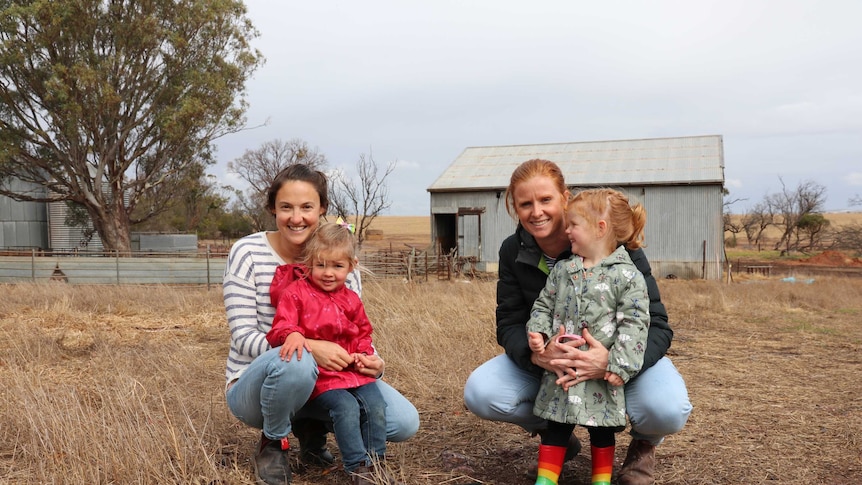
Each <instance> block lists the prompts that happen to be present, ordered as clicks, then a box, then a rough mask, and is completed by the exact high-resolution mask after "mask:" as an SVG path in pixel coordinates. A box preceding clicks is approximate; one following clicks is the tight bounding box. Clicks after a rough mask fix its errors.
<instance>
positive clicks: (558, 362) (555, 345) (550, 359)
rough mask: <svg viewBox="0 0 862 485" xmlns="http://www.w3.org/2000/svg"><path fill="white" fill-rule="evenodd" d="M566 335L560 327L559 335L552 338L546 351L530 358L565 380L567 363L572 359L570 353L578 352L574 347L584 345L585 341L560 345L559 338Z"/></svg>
mask: <svg viewBox="0 0 862 485" xmlns="http://www.w3.org/2000/svg"><path fill="white" fill-rule="evenodd" d="M565 334H566V329H565V328H564V327H560V331H559V333H557V335H554V336H553V337H551V341H550V342H548V345H547V346H546V347H544V350H541V351H534V352H533V355H531V356H530V360H532V362H533V364H536V365H537V366H539V367H541V368H543V369H545V370H547V371H550V372H553V373H555V374H557V377H559V378H564V377H565V376H566V375H567V374H566V372H567V371H568V367H567V365H566V362H568V360H569V359H570V357H571V354H570V351H571V350H577V349H576V348H575V347H574V346H575V345H581V344H583V341H569V342H564V343H560V342H559V340H558V339H559V338H560V337H562V336H563V335H565ZM531 345H532V344H531Z"/></svg>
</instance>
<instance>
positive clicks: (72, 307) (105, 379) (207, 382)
mask: <svg viewBox="0 0 862 485" xmlns="http://www.w3.org/2000/svg"><path fill="white" fill-rule="evenodd" d="M660 284H661V288H662V291H663V298H664V300H665V301H666V303H667V305H668V308H669V311H670V314H671V316H672V322H673V327H674V329H675V331H676V338H675V340H674V344H673V347H672V349H671V357H672V358H673V360H674V362H675V363H676V365H677V366H678V368H679V369H680V372H681V373H682V374H683V376H684V377H685V379H686V381H687V383H688V386H689V393H690V396H691V400H692V402H693V404H694V412H693V414H692V416H691V419H690V420H689V423H688V425H687V426H686V427H685V429H684V430H683V431H682V432H681V433H679V434H677V435H674V436H671V437H669V438H668V439H667V440H666V441H665V443H664V444H663V445H661V446H660V447H659V448H658V453H657V456H658V461H659V466H658V471H659V476H658V479H659V480H658V483H662V484H729V483H769V484H773V483H781V484H800V485H801V484H826V483H829V484H835V483H841V484H844V483H847V484H850V483H862V459H860V452H859V449H860V446H862V391H860V389H859V386H858V384H857V381H858V380H859V378H860V377H862V350H860V349H862V330H860V316H862V279H858V278H857V279H854V280H846V279H840V280H839V279H835V280H832V279H818V280H817V281H815V282H814V283H813V284H800V283H797V284H791V283H783V282H781V281H778V280H766V279H754V280H749V281H746V282H738V283H734V284H731V285H722V284H720V283H712V282H703V281H662V282H660ZM494 289H495V288H494V283H493V282H492V281H472V282H461V281H446V282H438V281H431V282H428V283H421V284H405V283H401V282H398V281H391V280H385V281H371V280H367V281H366V282H365V292H364V296H365V300H366V305H367V307H368V311H369V314H370V316H371V318H372V320H373V321H374V322H375V326H376V342H377V344H378V346H379V347H380V349H381V352H382V353H383V355H384V357H385V358H386V362H387V372H386V379H387V380H388V381H389V382H390V383H391V384H393V385H394V386H395V387H397V388H398V389H400V390H401V391H402V392H403V393H404V394H405V395H406V396H407V397H408V398H409V399H411V400H412V401H413V403H414V404H416V406H417V408H418V409H419V411H420V414H421V419H422V426H421V428H420V431H419V433H418V434H417V436H416V437H414V438H413V439H411V440H410V441H408V442H406V443H395V444H390V446H389V454H390V457H391V459H392V460H391V463H392V465H393V466H396V467H398V469H399V470H400V473H401V474H402V475H403V477H404V479H405V481H406V482H407V483H409V484H429V485H430V484H469V483H486V484H525V485H526V484H530V483H533V482H532V481H531V480H529V479H528V478H526V477H525V476H524V473H523V471H524V470H525V469H526V468H527V466H528V464H529V463H531V462H532V461H534V460H535V456H536V450H537V441H536V439H535V438H530V437H529V436H528V435H527V433H525V432H524V431H522V430H520V429H518V428H516V427H515V426H512V425H507V424H499V423H490V422H484V421H481V420H479V419H478V418H476V417H475V416H473V415H471V414H470V413H468V412H466V411H465V409H464V406H463V401H462V389H463V384H464V382H465V380H466V378H467V376H468V375H469V373H470V372H471V371H472V370H473V369H474V368H475V367H476V366H478V365H479V364H480V363H482V362H484V361H485V360H487V359H488V358H490V357H492V356H494V355H496V354H497V353H498V352H499V348H498V347H497V345H496V343H495V337H494V316H493V315H494ZM2 290H3V294H4V298H3V300H2V301H0V418H2V421H0V483H4V484H16V485H17V484H35V483H55V484H81V483H147V484H149V483H183V484H186V483H194V484H216V483H218V484H251V483H253V480H252V478H251V475H252V472H251V467H250V465H249V454H250V453H251V451H252V448H253V446H254V443H255V440H256V437H257V432H256V431H255V430H253V429H249V428H247V427H245V426H242V425H239V424H237V422H236V420H235V419H234V418H233V417H232V416H230V413H229V412H228V411H227V408H226V406H225V403H224V396H223V392H222V389H223V385H224V377H223V369H224V358H225V355H226V352H227V325H226V323H225V318H224V314H223V309H222V305H221V298H220V292H219V291H217V290H212V291H206V290H205V289H200V288H167V287H131V286H129V287H113V286H110V287H84V286H68V285H63V284H52V285H30V284H25V285H7V286H3V287H2ZM582 431H583V430H580V429H579V430H578V433H579V435H580V436H581V437H582V438H584V440H583V441H584V443H586V434H585V433H583V432H582ZM618 441H619V445H618V448H617V458H618V459H621V458H622V456H624V453H625V449H626V446H627V444H628V437H627V436H625V435H622V434H621V435H619V440H618ZM330 445H331V447H332V449H333V450H334V449H335V447H334V443H330ZM298 471H300V472H301V473H299V474H297V475H296V476H295V480H294V483H296V484H298V485H309V484H340V483H345V481H344V480H343V479H342V478H341V474H340V473H324V471H321V470H318V469H307V470H301V469H299V470H298ZM588 479H589V458H588V453H587V452H582V453H581V455H580V456H579V457H577V458H576V459H575V460H574V461H573V462H570V463H569V464H567V465H566V469H565V472H564V476H563V480H562V482H561V483H563V484H570V485H571V484H584V483H589V480H588Z"/></svg>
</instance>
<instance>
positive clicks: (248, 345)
mask: <svg viewBox="0 0 862 485" xmlns="http://www.w3.org/2000/svg"><path fill="white" fill-rule="evenodd" d="M328 205H329V198H328V190H327V180H326V176H325V175H324V174H323V173H322V172H319V171H316V170H312V169H311V168H309V167H308V166H306V165H303V164H295V165H290V166H289V167H287V168H285V169H284V170H282V171H281V173H279V174H278V175H277V176H276V178H275V180H274V181H273V182H272V185H271V186H270V187H269V190H268V191H267V205H266V207H267V210H269V211H270V212H271V213H272V214H273V216H274V217H275V223H276V229H277V230H276V231H273V232H267V231H264V232H258V233H255V234H251V235H248V236H246V237H244V238H242V239H240V240H239V241H237V242H236V243H235V244H234V245H233V247H231V250H230V254H229V255H228V261H227V267H226V268H225V274H224V284H223V293H224V304H225V310H226V312H227V318H228V325H229V327H230V335H231V338H230V351H229V354H228V358H227V368H226V371H225V377H226V379H227V394H226V399H227V405H228V407H229V408H230V411H231V413H233V415H234V416H236V418H237V419H239V420H240V421H242V422H243V423H245V424H247V425H249V426H253V427H255V428H259V429H261V430H262V433H261V437H260V442H259V444H258V447H257V449H256V451H255V455H254V459H253V463H254V469H255V479H256V480H257V483H260V484H267V485H275V484H279V485H282V484H289V483H290V480H291V472H290V463H289V460H288V458H289V444H288V441H287V436H288V434H289V433H290V432H291V431H293V433H294V435H295V436H296V437H297V438H298V440H299V444H300V456H301V458H302V459H303V461H305V462H310V463H316V464H320V465H329V464H331V463H332V461H333V457H332V454H331V453H330V452H329V451H328V450H327V449H326V446H325V445H326V436H325V433H326V428H325V425H322V424H321V421H329V417H328V416H326V415H325V414H324V415H321V413H320V410H316V409H313V408H311V407H304V406H305V403H306V401H307V400H308V398H309V396H310V395H311V392H312V390H313V389H314V383H315V381H316V379H317V374H318V366H320V367H322V368H324V369H328V370H335V371H338V370H341V369H343V368H344V367H346V366H348V365H350V364H351V363H352V360H351V357H350V355H349V354H348V353H347V351H346V350H344V349H343V348H342V347H341V346H340V345H338V344H336V343H333V342H328V341H324V340H308V343H309V346H310V348H311V352H310V354H307V355H306V357H304V358H303V359H301V360H299V359H291V360H290V361H284V360H282V359H281V358H280V357H279V352H278V349H277V348H276V349H273V348H271V347H270V345H269V343H268V342H267V341H266V334H267V332H268V331H269V329H270V328H271V327H272V319H273V317H274V315H275V308H274V307H273V306H272V304H271V302H270V295H269V288H270V284H271V282H272V277H273V275H274V274H275V269H276V268H277V267H278V266H279V265H282V264H290V263H297V262H299V260H300V257H301V255H302V250H303V247H304V245H305V243H306V241H307V240H308V239H309V237H310V236H311V234H312V233H313V232H314V230H315V229H316V228H317V225H318V223H319V222H320V218H321V217H322V216H324V215H325V214H326V209H327V207H328ZM346 286H347V287H348V288H349V289H351V290H353V291H355V292H356V294H358V295H359V296H362V285H361V280H360V277H359V273H358V272H357V271H354V272H353V273H351V274H350V276H348V278H347V281H346ZM369 357H370V363H369V364H368V365H366V366H365V367H364V368H363V370H362V372H364V373H366V374H367V375H369V376H373V377H380V376H381V375H382V374H383V368H384V365H385V364H384V362H383V359H381V358H380V357H379V356H376V355H373V356H369ZM377 386H378V387H379V388H380V391H381V393H382V394H383V398H384V400H385V401H386V428H387V429H386V430H387V439H388V440H389V441H404V440H406V439H408V438H410V437H411V436H413V435H414V434H415V433H416V431H417V430H418V429H419V413H418V412H417V411H416V408H415V407H414V406H413V404H411V403H410V401H408V400H407V399H406V398H405V397H404V396H402V395H401V394H400V393H399V392H398V391H397V390H395V389H394V388H392V387H391V386H389V385H388V384H386V383H385V382H383V381H382V380H379V379H378V381H377Z"/></svg>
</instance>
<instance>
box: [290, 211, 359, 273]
mask: <svg viewBox="0 0 862 485" xmlns="http://www.w3.org/2000/svg"><path fill="white" fill-rule="evenodd" d="M324 256H326V258H324ZM339 257H344V258H345V259H347V260H349V261H350V264H351V266H352V267H356V241H355V240H354V238H353V234H352V233H351V232H350V230H349V229H348V228H347V227H344V226H343V225H341V224H336V223H332V222H327V223H325V224H320V225H318V226H317V229H316V230H315V231H314V233H313V234H312V235H311V237H310V238H308V242H306V243H305V248H304V249H303V251H302V262H303V263H304V264H305V265H306V266H309V267H310V266H311V265H312V263H313V262H314V260H315V259H319V260H322V259H339Z"/></svg>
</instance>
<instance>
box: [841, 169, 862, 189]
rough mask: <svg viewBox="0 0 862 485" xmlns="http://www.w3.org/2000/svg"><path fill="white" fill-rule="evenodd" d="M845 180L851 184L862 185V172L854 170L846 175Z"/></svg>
mask: <svg viewBox="0 0 862 485" xmlns="http://www.w3.org/2000/svg"><path fill="white" fill-rule="evenodd" d="M844 181H845V182H847V183H848V184H850V185H854V186H856V185H859V186H862V172H853V173H850V174H847V175H846V176H845V177H844Z"/></svg>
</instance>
